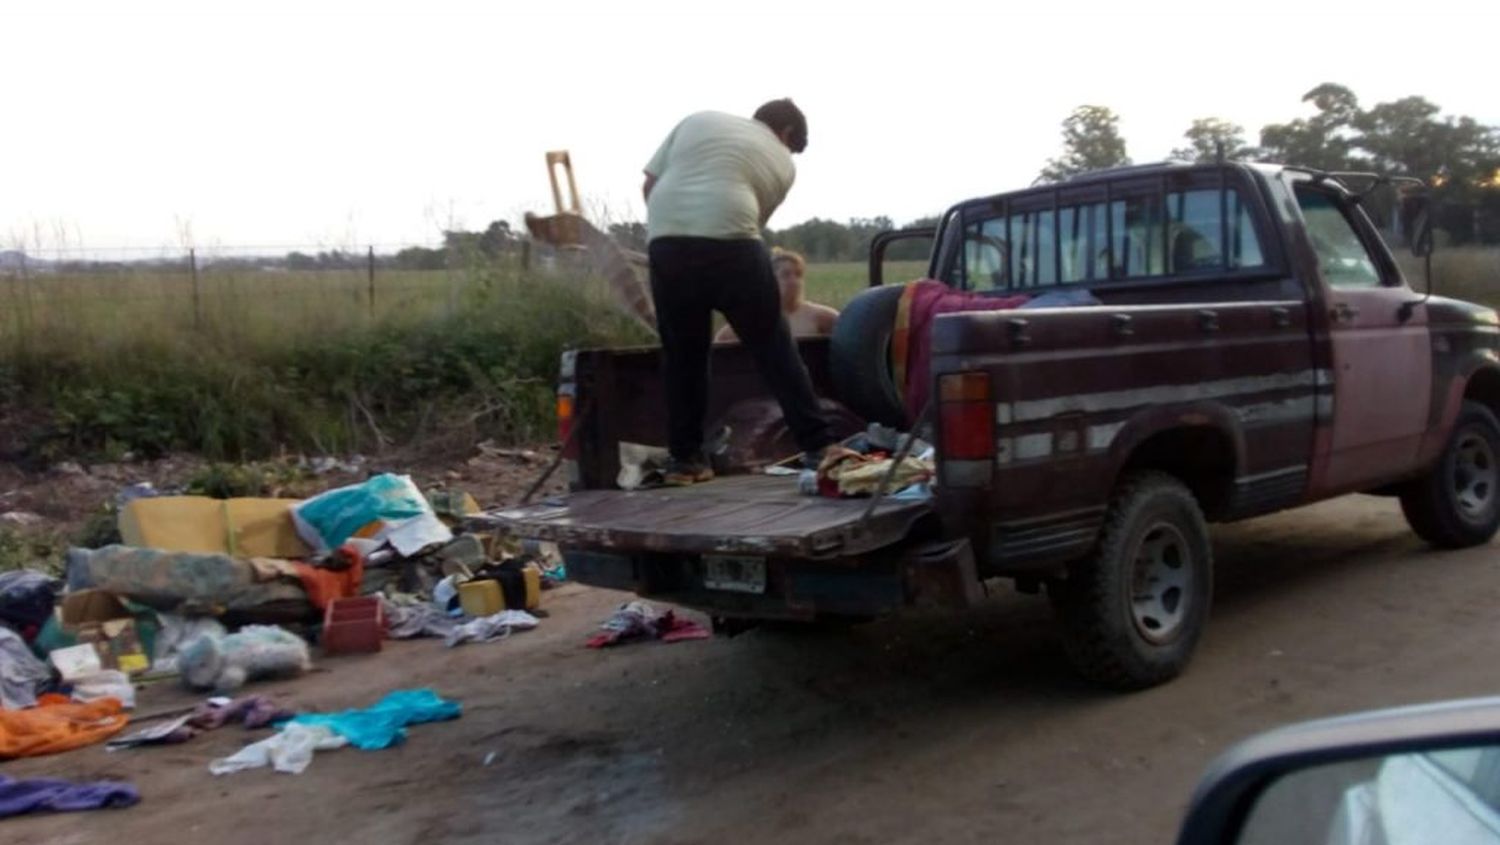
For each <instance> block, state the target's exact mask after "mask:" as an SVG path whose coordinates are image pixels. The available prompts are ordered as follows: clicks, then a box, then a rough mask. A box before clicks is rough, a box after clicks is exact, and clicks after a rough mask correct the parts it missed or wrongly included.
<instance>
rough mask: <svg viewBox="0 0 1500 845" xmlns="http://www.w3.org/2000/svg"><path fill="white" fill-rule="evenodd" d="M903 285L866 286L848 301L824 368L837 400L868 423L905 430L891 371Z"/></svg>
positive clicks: (903, 411) (903, 410) (898, 391)
mask: <svg viewBox="0 0 1500 845" xmlns="http://www.w3.org/2000/svg"><path fill="white" fill-rule="evenodd" d="M904 290H905V287H904V286H902V285H890V286H885V287H878V288H871V289H870V290H867V291H865V292H864V293H861V294H859V295H858V296H856V297H854V298H853V299H851V300H849V304H848V305H846V306H844V310H843V311H842V312H841V313H840V314H839V318H838V321H837V322H836V323H834V324H833V336H832V337H831V338H829V341H828V370H829V375H831V376H832V378H833V389H834V392H835V393H836V394H837V395H838V399H839V401H840V402H843V403H844V404H845V405H846V406H848V408H849V409H850V410H851V411H853V412H854V413H856V414H859V415H860V416H861V417H864V418H865V420H866V421H868V422H878V423H883V424H885V425H889V426H894V427H896V428H898V429H905V428H906V426H907V424H908V422H907V419H906V403H905V402H903V401H902V392H903V391H902V388H901V387H899V386H897V384H896V381H895V378H894V376H893V374H892V373H891V335H892V333H893V332H894V330H895V326H896V310H897V307H898V306H899V305H900V303H901V293H902V291H904Z"/></svg>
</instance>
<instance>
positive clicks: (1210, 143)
mask: <svg viewBox="0 0 1500 845" xmlns="http://www.w3.org/2000/svg"><path fill="white" fill-rule="evenodd" d="M1182 137H1183V139H1184V140H1186V141H1187V146H1183V147H1178V148H1177V149H1175V150H1173V151H1172V152H1171V157H1172V158H1175V159H1181V160H1183V161H1195V162H1199V163H1209V162H1214V161H1217V160H1218V156H1219V149H1220V147H1221V146H1222V147H1223V150H1224V158H1225V159H1226V160H1228V161H1237V160H1241V159H1248V158H1255V157H1256V154H1257V153H1258V152H1259V151H1258V150H1256V149H1255V148H1254V147H1251V146H1248V145H1246V143H1245V129H1244V127H1242V126H1240V125H1239V124H1238V123H1230V122H1229V121H1227V120H1222V119H1220V118H1217V117H1200V118H1198V119H1197V120H1195V121H1193V125H1192V126H1189V127H1188V130H1187V131H1186V132H1184V133H1182Z"/></svg>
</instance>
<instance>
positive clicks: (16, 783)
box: [0, 775, 141, 819]
mask: <svg viewBox="0 0 1500 845" xmlns="http://www.w3.org/2000/svg"><path fill="white" fill-rule="evenodd" d="M140 800H141V794H140V793H139V792H136V790H135V787H133V786H131V785H130V784H128V783H121V782H119V781H110V780H102V781H98V782H96V783H74V782H72V781H68V780H59V779H57V778H35V779H33V780H16V779H15V778H9V777H6V776H5V775H0V819H3V818H7V817H9V816H19V815H21V814H22V813H30V812H34V811H36V810H53V811H56V812H70V811H73V810H97V809H100V808H103V807H129V806H130V805H132V804H135V803H137V802H139V801H140Z"/></svg>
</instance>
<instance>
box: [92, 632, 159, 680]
mask: <svg viewBox="0 0 1500 845" xmlns="http://www.w3.org/2000/svg"><path fill="white" fill-rule="evenodd" d="M78 644H79V645H91V646H93V648H94V651H95V652H97V653H98V655H99V665H101V666H103V667H104V668H105V669H118V670H120V671H121V672H124V673H125V674H127V675H138V674H140V673H141V672H144V671H146V670H147V669H149V668H151V658H150V657H148V656H146V651H145V649H143V648H142V647H141V638H140V636H139V635H138V634H137V633H136V630H135V620H134V619H111V620H109V621H107V622H89V623H87V624H85V625H83V626H82V627H80V628H79V629H78Z"/></svg>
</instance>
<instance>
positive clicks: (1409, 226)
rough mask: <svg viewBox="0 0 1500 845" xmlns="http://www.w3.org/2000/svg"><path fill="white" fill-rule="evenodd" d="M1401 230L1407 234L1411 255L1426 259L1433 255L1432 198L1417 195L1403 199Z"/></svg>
mask: <svg viewBox="0 0 1500 845" xmlns="http://www.w3.org/2000/svg"><path fill="white" fill-rule="evenodd" d="M1401 228H1402V229H1403V230H1405V232H1406V240H1407V244H1408V245H1409V246H1410V247H1411V254H1412V255H1415V256H1416V257H1418V258H1426V257H1427V256H1429V255H1431V254H1432V197H1430V196H1428V195H1426V194H1415V195H1412V196H1407V197H1402V198H1401Z"/></svg>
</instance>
